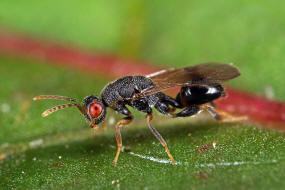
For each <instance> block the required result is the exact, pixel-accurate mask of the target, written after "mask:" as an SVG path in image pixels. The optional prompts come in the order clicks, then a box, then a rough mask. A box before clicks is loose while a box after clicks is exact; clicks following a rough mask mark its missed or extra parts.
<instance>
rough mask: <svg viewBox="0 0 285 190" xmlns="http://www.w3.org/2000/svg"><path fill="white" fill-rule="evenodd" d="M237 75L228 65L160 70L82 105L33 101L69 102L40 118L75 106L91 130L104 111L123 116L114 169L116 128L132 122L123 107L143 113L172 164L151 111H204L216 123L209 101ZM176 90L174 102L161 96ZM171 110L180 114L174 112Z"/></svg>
mask: <svg viewBox="0 0 285 190" xmlns="http://www.w3.org/2000/svg"><path fill="white" fill-rule="evenodd" d="M239 75H240V73H239V71H238V69H237V68H236V67H234V66H232V65H230V64H222V63H205V64H200V65H196V66H190V67H185V68H182V69H168V70H162V71H159V72H156V73H153V74H150V75H146V76H141V75H136V76H125V77H122V78H119V79H117V80H115V81H113V82H111V83H109V84H107V85H106V86H105V88H104V89H103V90H102V92H101V98H100V97H98V96H95V95H90V96H87V97H86V98H84V100H83V102H82V105H81V104H80V103H79V102H78V101H77V100H75V99H73V98H69V97H65V96H53V95H43V96H37V97H35V98H34V100H40V99H57V100H66V101H70V102H72V103H70V104H64V105H59V106H56V107H53V108H50V109H48V110H46V111H45V112H43V114H42V116H43V117H45V116H47V115H49V114H51V113H53V112H55V111H57V110H60V109H63V108H68V107H71V106H76V107H77V108H78V109H79V111H80V112H81V113H82V114H83V115H84V116H85V118H86V120H87V121H88V123H89V124H90V126H91V127H93V128H94V127H97V125H98V124H99V123H101V122H103V121H104V120H105V117H106V113H107V112H106V108H107V107H109V108H111V109H113V110H115V111H117V112H119V113H121V114H123V115H125V117H124V118H122V119H120V120H119V121H118V122H117V123H116V125H115V129H116V141H117V145H118V149H117V154H116V156H115V159H114V164H115V165H116V163H117V160H118V157H119V154H120V151H121V148H122V139H121V133H120V127H121V126H123V125H127V124H129V123H130V122H131V121H132V119H133V116H132V113H131V112H130V111H129V109H128V108H127V107H126V105H128V106H131V107H133V108H135V109H136V110H138V111H141V112H144V113H146V119H147V124H148V127H149V129H150V130H151V132H152V133H153V134H154V135H155V137H156V138H157V139H158V140H159V141H160V142H161V144H162V145H163V146H164V147H165V150H166V152H167V154H168V156H169V158H170V159H171V161H172V163H174V159H173V157H172V155H171V154H170V151H169V150H168V147H167V144H166V142H165V140H164V139H163V138H162V136H161V135H160V134H159V132H158V131H157V130H156V129H155V128H154V127H153V125H152V124H151V120H152V107H154V108H155V109H157V110H158V111H159V112H160V113H162V114H165V115H168V116H170V117H187V116H192V115H195V114H196V113H198V112H199V111H200V110H204V109H206V110H208V111H209V112H210V113H211V114H212V115H213V116H214V117H215V118H216V119H221V118H220V115H219V113H217V112H216V111H215V109H214V108H213V106H212V101H213V100H215V99H217V98H219V97H222V96H224V95H225V93H224V90H223V87H222V86H221V83H223V82H225V81H228V80H231V79H233V78H235V77H238V76H239ZM177 86H181V90H180V92H179V93H178V95H177V97H176V98H172V97H170V96H168V95H166V94H164V93H163V91H165V90H167V89H170V88H174V87H177ZM208 103H210V104H208ZM175 109H182V110H179V111H177V112H175V111H174V110H175Z"/></svg>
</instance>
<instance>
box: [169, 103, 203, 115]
mask: <svg viewBox="0 0 285 190" xmlns="http://www.w3.org/2000/svg"><path fill="white" fill-rule="evenodd" d="M200 110H201V109H200V108H199V106H197V105H191V106H189V107H187V108H185V109H183V110H182V111H181V112H179V113H177V114H172V117H189V116H193V115H195V114H197V113H198V112H199V111H200Z"/></svg>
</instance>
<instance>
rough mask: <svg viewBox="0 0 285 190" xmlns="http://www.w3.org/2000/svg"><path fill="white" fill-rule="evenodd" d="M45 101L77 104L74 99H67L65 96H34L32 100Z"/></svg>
mask: <svg viewBox="0 0 285 190" xmlns="http://www.w3.org/2000/svg"><path fill="white" fill-rule="evenodd" d="M46 99H54V100H65V101H70V102H77V100H76V99H74V98H69V97H67V96H57V95H41V96H36V97H34V98H33V100H46Z"/></svg>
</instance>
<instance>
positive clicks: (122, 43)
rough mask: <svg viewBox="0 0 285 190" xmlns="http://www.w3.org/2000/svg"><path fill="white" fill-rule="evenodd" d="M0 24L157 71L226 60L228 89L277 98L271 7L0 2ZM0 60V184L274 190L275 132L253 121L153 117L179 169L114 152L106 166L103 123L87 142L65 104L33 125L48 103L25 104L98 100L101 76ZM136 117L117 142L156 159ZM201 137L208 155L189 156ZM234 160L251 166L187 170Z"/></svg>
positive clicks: (279, 79)
mask: <svg viewBox="0 0 285 190" xmlns="http://www.w3.org/2000/svg"><path fill="white" fill-rule="evenodd" d="M1 27H2V28H7V29H9V30H11V31H16V32H18V33H23V34H27V35H29V36H34V37H37V38H43V39H49V40H53V41H56V42H60V43H63V44H70V45H72V46H77V47H79V48H82V49H85V50H86V49H87V50H89V51H93V52H95V53H100V52H104V53H105V52H108V53H112V54H116V55H119V56H121V57H124V58H130V59H136V60H143V61H148V62H151V63H153V64H157V65H160V66H163V67H170V66H175V67H181V66H186V65H192V64H197V63H201V62H208V61H219V62H233V63H234V64H235V65H237V66H238V67H239V68H240V70H241V72H242V77H240V78H239V79H236V80H234V81H232V82H231V83H230V84H231V85H232V86H234V87H236V88H239V89H243V90H246V91H250V92H254V93H257V94H260V95H265V89H266V88H270V89H272V90H273V92H274V95H275V99H278V100H283V101H284V100H285V98H284V93H285V88H284V81H285V75H284V74H283V72H284V70H285V55H284V52H285V36H284V31H285V6H284V2H282V1H279V2H277V1H265V0H262V1H257V0H251V1H244V0H242V1H222V0H218V1H162V0H159V1H130V0H129V1H128V0H126V1H115V0H110V1H71V0H69V1H67V0H62V1H55V0H50V1H37V0H18V1H9V0H1V1H0V28H1ZM0 63H1V64H0V81H1V82H0V108H1V109H0V111H1V112H0V151H1V153H2V155H6V159H4V160H2V161H1V164H0V172H1V173H0V176H1V177H0V186H1V187H4V188H7V189H14V188H15V189H17V188H32V189H38V188H43V189H59V188H64V187H66V188H74V189H79V188H85V189H87V188H91V189H92V188H105V189H110V188H122V189H173V188H174V189H176V188H188V189H191V188H192V189H200V188H201V189H281V188H282V187H283V188H284V187H285V183H284V180H283V179H284V177H285V162H284V159H285V157H284V156H285V146H284V145H285V138H284V136H283V133H281V132H273V131H267V130H261V129H258V128H256V126H242V125H237V124H222V125H218V124H216V123H214V122H209V121H207V122H202V123H199V122H192V121H191V119H185V120H177V121H172V120H166V121H159V120H161V119H162V118H163V117H161V116H159V117H157V119H155V121H154V123H155V125H157V128H158V130H159V131H160V132H161V134H162V135H163V136H164V138H165V139H166V141H167V142H168V144H169V147H170V150H171V152H172V154H173V155H174V157H175V158H176V159H177V160H179V161H182V162H183V163H189V164H188V165H187V164H186V165H183V166H170V165H164V164H160V163H155V162H151V161H148V160H144V159H141V158H137V157H133V156H132V155H130V154H127V153H121V156H120V158H119V163H118V166H117V167H116V168H114V167H113V166H112V159H113V157H114V154H115V149H114V148H110V147H112V146H115V145H116V143H115V139H114V137H113V136H114V133H113V128H112V127H111V126H110V127H109V131H107V132H105V133H103V134H102V135H100V136H98V137H96V138H93V137H92V134H94V132H93V131H91V130H90V129H88V128H87V127H86V126H87V124H86V123H85V121H84V119H83V118H82V117H81V116H79V114H78V113H77V111H75V109H70V110H65V111H62V112H61V113H57V114H54V115H52V116H50V117H49V118H45V119H43V118H40V113H41V112H42V111H43V110H44V109H46V108H48V107H50V106H52V105H54V104H56V103H57V102H53V101H47V102H36V103H32V102H31V98H32V97H33V96H35V95H39V94H60V95H68V96H71V97H75V98H78V99H82V98H84V97H85V96H86V95H89V94H93V93H97V94H98V93H99V92H100V91H101V89H102V88H103V87H104V85H105V84H106V83H107V82H108V79H106V78H102V77H100V76H97V75H96V76H90V75H85V74H83V73H78V72H76V71H72V70H71V69H68V68H62V67H57V66H48V65H45V64H38V62H36V61H27V60H21V59H19V58H12V57H8V56H7V55H3V54H1V56H0ZM82 84H84V85H82ZM109 112H110V111H109ZM113 115H114V114H113ZM137 115H138V118H140V119H138V120H135V121H134V123H133V124H132V125H130V126H129V127H128V128H129V129H126V130H124V132H123V142H124V144H125V145H127V146H130V147H131V151H133V152H135V153H140V154H143V155H149V156H154V157H159V158H165V159H166V158H167V156H166V155H165V153H164V150H163V148H162V147H161V146H160V144H159V143H158V142H157V141H156V139H155V138H154V137H152V135H151V134H150V132H149V131H148V129H147V128H146V123H145V122H144V120H143V115H141V114H137ZM119 117H120V116H116V118H119ZM189 133H191V134H192V135H191V136H190V137H189V136H188V135H187V134H189ZM38 139H42V140H43V143H42V144H41V146H39V147H37V148H34V149H31V146H30V145H29V143H30V142H31V141H34V140H38ZM212 141H217V149H211V150H209V151H205V152H203V153H199V152H197V147H200V146H202V145H204V144H208V143H211V142H212ZM66 147H69V148H66ZM59 156H62V159H59ZM272 160H276V163H275V162H273V163H272ZM234 161H245V162H246V161H249V162H252V163H254V162H256V163H260V164H246V165H241V166H218V167H214V168H212V167H208V168H207V167H206V168H200V167H195V166H197V165H198V166H199V165H201V164H203V163H221V162H234ZM268 163H271V164H268ZM200 174H201V175H200ZM202 174H203V175H202ZM201 176H202V177H201ZM205 176H206V177H205ZM113 181H115V182H113ZM118 184H119V185H118Z"/></svg>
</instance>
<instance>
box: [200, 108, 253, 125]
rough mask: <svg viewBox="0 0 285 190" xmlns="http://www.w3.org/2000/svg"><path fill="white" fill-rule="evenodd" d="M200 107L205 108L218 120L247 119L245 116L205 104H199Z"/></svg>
mask: <svg viewBox="0 0 285 190" xmlns="http://www.w3.org/2000/svg"><path fill="white" fill-rule="evenodd" d="M201 108H202V109H205V110H207V111H208V112H209V113H210V114H211V115H212V116H213V117H214V118H215V119H216V120H218V121H219V122H239V121H244V120H247V119H248V118H247V117H246V116H240V117H238V116H233V115H231V114H230V113H227V112H224V111H222V110H219V109H217V108H214V107H212V106H210V105H207V104H206V105H203V106H201Z"/></svg>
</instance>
